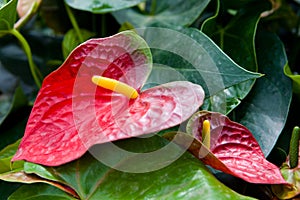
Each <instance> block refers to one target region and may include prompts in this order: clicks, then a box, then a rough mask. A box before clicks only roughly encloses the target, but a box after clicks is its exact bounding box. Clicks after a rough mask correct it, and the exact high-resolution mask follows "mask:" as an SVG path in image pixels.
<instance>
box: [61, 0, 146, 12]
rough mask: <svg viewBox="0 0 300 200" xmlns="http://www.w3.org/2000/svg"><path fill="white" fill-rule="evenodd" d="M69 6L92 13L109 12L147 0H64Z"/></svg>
mask: <svg viewBox="0 0 300 200" xmlns="http://www.w3.org/2000/svg"><path fill="white" fill-rule="evenodd" d="M64 1H65V2H66V3H67V4H68V5H69V6H71V7H72V8H75V9H78V10H85V11H89V12H92V13H98V14H99V13H108V12H113V11H116V10H121V9H124V8H129V7H132V6H135V5H137V4H139V3H141V2H143V1H145V0H130V1H124V0H114V1H110V0H85V1H79V0H64Z"/></svg>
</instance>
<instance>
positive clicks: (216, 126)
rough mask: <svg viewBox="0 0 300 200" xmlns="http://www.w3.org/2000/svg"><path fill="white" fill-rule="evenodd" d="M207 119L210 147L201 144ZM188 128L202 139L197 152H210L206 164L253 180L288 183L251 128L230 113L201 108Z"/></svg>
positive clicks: (257, 181)
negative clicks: (228, 115) (240, 122)
mask: <svg viewBox="0 0 300 200" xmlns="http://www.w3.org/2000/svg"><path fill="white" fill-rule="evenodd" d="M206 119H207V120H209V121H210V124H211V147H210V150H208V149H206V148H205V147H204V146H202V145H201V144H199V143H201V142H200V141H201V140H202V138H201V132H202V124H203V121H204V120H206ZM188 132H189V133H191V134H192V135H194V137H195V138H196V139H197V140H198V141H194V142H196V143H198V144H197V145H196V144H195V145H196V146H197V147H198V148H197V150H196V149H195V148H194V149H193V151H194V152H193V154H194V155H196V156H197V157H200V158H204V157H205V156H206V155H209V156H207V157H205V159H203V161H204V162H205V164H207V165H211V166H212V167H213V168H215V169H218V170H221V171H223V172H225V173H228V174H231V175H233V176H237V177H239V178H242V179H244V180H245V181H248V182H252V183H264V184H280V183H286V181H285V180H284V179H283V177H282V175H281V173H280V170H279V168H278V167H277V166H275V165H274V164H272V163H270V162H268V161H267V160H266V159H265V157H264V154H263V152H262V151H261V149H260V147H259V144H258V143H257V141H256V140H255V138H254V137H253V136H252V134H251V132H250V131H249V130H248V129H247V128H246V127H244V126H243V125H241V124H239V123H236V122H233V121H231V120H229V118H228V117H227V116H225V115H222V114H220V113H214V112H206V111H202V112H199V113H197V114H195V115H194V116H193V117H192V118H191V119H190V121H189V123H188ZM195 145H194V146H195ZM201 148H202V152H200V155H201V156H200V155H199V150H200V149H201ZM203 153H205V154H206V155H204V154H203Z"/></svg>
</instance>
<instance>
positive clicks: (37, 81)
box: [9, 29, 43, 88]
mask: <svg viewBox="0 0 300 200" xmlns="http://www.w3.org/2000/svg"><path fill="white" fill-rule="evenodd" d="M9 33H11V34H12V35H14V36H15V37H16V38H17V39H18V40H19V41H20V43H21V45H22V48H23V50H24V52H25V54H26V56H27V59H28V64H29V68H30V71H31V74H32V76H33V79H34V82H35V84H36V85H37V86H38V87H39V88H40V87H41V85H42V82H41V80H42V79H43V76H42V74H41V72H40V70H39V69H38V68H37V67H36V65H35V63H34V61H33V58H32V53H31V49H30V46H29V44H28V42H27V41H26V39H25V38H24V37H23V35H22V34H21V33H20V32H19V31H18V30H17V29H11V30H10V31H9Z"/></svg>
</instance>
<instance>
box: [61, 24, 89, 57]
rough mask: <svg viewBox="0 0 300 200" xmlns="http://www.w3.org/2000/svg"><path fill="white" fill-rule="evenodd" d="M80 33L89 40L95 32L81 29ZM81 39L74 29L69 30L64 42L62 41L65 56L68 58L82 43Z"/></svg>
mask: <svg viewBox="0 0 300 200" xmlns="http://www.w3.org/2000/svg"><path fill="white" fill-rule="evenodd" d="M80 33H81V35H82V38H83V40H84V41H85V40H87V39H89V38H91V37H93V36H94V35H95V34H94V33H92V32H90V31H88V30H84V29H81V30H80ZM80 43H81V42H80V40H79V38H78V35H77V33H76V31H75V30H74V29H71V30H69V31H68V32H67V33H66V34H65V37H64V40H63V43H62V52H63V56H64V58H65V59H66V58H67V57H68V55H69V53H70V52H71V51H72V50H73V49H74V48H75V47H77V46H78V45H79V44H80Z"/></svg>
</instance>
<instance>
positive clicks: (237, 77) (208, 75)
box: [137, 27, 260, 112]
mask: <svg viewBox="0 0 300 200" xmlns="http://www.w3.org/2000/svg"><path fill="white" fill-rule="evenodd" d="M173 28H174V27H173ZM137 30H138V31H140V32H141V35H142V37H144V39H145V40H146V42H147V43H148V45H149V47H150V48H151V51H152V52H153V63H154V67H153V70H152V72H151V75H150V77H149V79H148V80H147V85H146V86H148V87H150V86H152V85H154V84H163V83H166V82H170V81H175V80H188V81H191V82H194V83H197V84H199V85H201V86H202V87H203V89H204V91H205V96H206V98H208V97H210V99H209V100H210V101H213V100H214V98H215V97H216V96H214V95H215V94H217V93H218V92H221V91H224V90H225V89H226V88H228V87H231V86H233V85H237V84H239V83H241V82H244V81H247V80H250V79H255V78H258V77H260V74H258V73H252V72H249V71H247V70H244V69H243V68H241V67H240V66H239V65H237V64H236V63H235V62H234V61H232V60H231V59H230V58H229V57H228V56H227V55H226V54H224V52H222V51H221V50H220V49H219V48H218V47H217V46H216V45H215V44H214V43H213V42H212V41H211V40H210V39H209V38H208V37H207V36H206V35H205V34H203V33H202V32H200V31H199V30H197V29H193V28H185V29H181V30H180V32H179V31H175V30H172V29H167V28H154V27H153V28H146V29H137ZM149 85H150V86H149ZM236 95H237V97H236V98H239V97H240V96H238V95H239V93H237V94H236ZM217 97H218V101H219V104H218V105H214V104H212V106H217V107H218V108H219V109H220V108H223V111H224V112H225V110H226V102H228V101H230V100H231V98H228V97H227V96H226V95H225V94H224V95H222V96H221V95H219V96H217ZM221 103H223V107H222V106H221V105H220V104H221ZM212 109H214V107H213V108H212Z"/></svg>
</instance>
